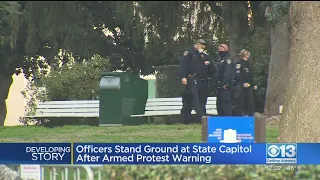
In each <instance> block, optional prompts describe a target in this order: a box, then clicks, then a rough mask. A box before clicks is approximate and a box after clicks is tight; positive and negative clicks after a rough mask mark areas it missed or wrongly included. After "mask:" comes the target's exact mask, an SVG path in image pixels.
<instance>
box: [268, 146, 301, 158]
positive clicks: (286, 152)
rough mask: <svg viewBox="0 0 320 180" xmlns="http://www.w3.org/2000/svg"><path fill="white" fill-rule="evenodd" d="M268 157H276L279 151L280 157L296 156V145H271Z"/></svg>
mask: <svg viewBox="0 0 320 180" xmlns="http://www.w3.org/2000/svg"><path fill="white" fill-rule="evenodd" d="M268 149H269V151H270V153H268V154H269V156H270V157H277V156H279V154H280V153H281V155H280V156H281V157H287V158H292V157H295V156H296V147H295V146H294V145H281V146H280V147H278V146H276V145H272V146H270V147H269V148H268Z"/></svg>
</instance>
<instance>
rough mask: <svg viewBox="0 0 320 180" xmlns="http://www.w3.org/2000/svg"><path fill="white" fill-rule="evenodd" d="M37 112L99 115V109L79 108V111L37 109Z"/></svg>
mask: <svg viewBox="0 0 320 180" xmlns="http://www.w3.org/2000/svg"><path fill="white" fill-rule="evenodd" d="M37 112H40V113H41V112H42V113H60V112H61V113H68V112H69V113H81V112H82V113H91V112H93V113H96V112H98V113H99V108H79V109H69V108H68V109H37Z"/></svg>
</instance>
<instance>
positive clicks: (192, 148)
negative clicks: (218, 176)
mask: <svg viewBox="0 0 320 180" xmlns="http://www.w3.org/2000/svg"><path fill="white" fill-rule="evenodd" d="M0 149H1V151H0V152H1V153H0V164H270V163H271V164H320V151H319V149H320V144H316V143H310V144H288V143H284V144H283V143H274V144H272V143H268V144H254V143H253V144H252V143H103V144H102V143H0Z"/></svg>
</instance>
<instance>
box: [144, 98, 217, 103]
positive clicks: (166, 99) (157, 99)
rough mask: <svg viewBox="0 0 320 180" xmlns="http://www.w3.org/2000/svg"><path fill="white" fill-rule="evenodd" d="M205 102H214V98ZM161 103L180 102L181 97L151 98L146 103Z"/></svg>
mask: <svg viewBox="0 0 320 180" xmlns="http://www.w3.org/2000/svg"><path fill="white" fill-rule="evenodd" d="M207 100H214V101H216V97H208V99H207ZM161 101H162V102H163V101H167V102H168V101H169V102H170V101H173V102H174V101H182V97H176V98H151V99H148V102H161Z"/></svg>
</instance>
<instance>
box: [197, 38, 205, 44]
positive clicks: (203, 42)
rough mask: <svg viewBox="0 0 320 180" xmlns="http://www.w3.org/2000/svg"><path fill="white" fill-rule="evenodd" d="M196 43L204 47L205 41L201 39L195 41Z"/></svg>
mask: <svg viewBox="0 0 320 180" xmlns="http://www.w3.org/2000/svg"><path fill="white" fill-rule="evenodd" d="M197 43H200V44H203V45H206V41H205V40H203V39H198V40H197Z"/></svg>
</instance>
